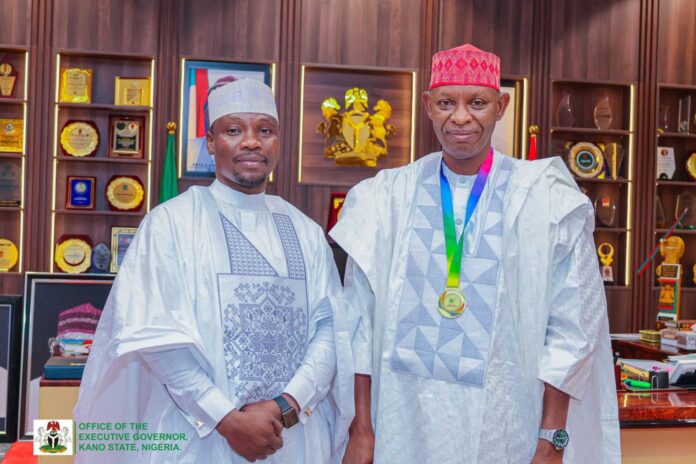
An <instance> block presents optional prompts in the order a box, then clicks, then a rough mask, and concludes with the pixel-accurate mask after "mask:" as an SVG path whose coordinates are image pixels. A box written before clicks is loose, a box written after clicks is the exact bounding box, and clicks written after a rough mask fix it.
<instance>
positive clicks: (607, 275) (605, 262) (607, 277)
mask: <svg viewBox="0 0 696 464" xmlns="http://www.w3.org/2000/svg"><path fill="white" fill-rule="evenodd" d="M597 254H598V255H599V261H600V262H601V263H602V280H603V281H604V282H606V283H608V284H613V283H614V272H613V271H612V268H611V263H612V262H613V261H614V247H613V246H611V244H610V243H606V242H605V243H602V244H601V245H599V246H598V247H597Z"/></svg>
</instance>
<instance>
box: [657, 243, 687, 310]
mask: <svg viewBox="0 0 696 464" xmlns="http://www.w3.org/2000/svg"><path fill="white" fill-rule="evenodd" d="M660 254H661V255H662V256H663V257H664V261H662V263H661V264H660V265H659V266H657V269H656V272H657V277H658V278H657V280H658V282H659V284H660V296H659V300H658V304H657V309H658V313H657V320H658V321H661V320H677V319H679V307H680V305H681V286H682V285H681V280H682V265H681V264H680V263H679V259H680V258H681V257H682V256H683V255H684V240H682V239H681V237H677V236H676V235H672V236H671V237H669V238H667V239H665V240H661V241H660Z"/></svg>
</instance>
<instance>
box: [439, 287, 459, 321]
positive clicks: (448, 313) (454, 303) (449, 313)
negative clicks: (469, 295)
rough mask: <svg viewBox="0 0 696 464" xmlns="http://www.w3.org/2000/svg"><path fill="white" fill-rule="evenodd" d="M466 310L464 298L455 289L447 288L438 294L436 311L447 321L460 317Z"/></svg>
mask: <svg viewBox="0 0 696 464" xmlns="http://www.w3.org/2000/svg"><path fill="white" fill-rule="evenodd" d="M465 309H466V298H465V297H464V295H463V294H462V292H460V291H459V289H458V288H455V287H447V288H445V291H444V292H442V293H441V294H440V300H439V301H438V304H437V310H438V311H439V312H440V314H441V315H442V316H444V317H446V318H448V319H454V318H455V317H457V316H460V315H461V314H462V313H463V312H464V310H465Z"/></svg>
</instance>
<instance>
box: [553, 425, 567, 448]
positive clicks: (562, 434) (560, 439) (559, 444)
mask: <svg viewBox="0 0 696 464" xmlns="http://www.w3.org/2000/svg"><path fill="white" fill-rule="evenodd" d="M553 444H554V446H555V447H556V448H565V447H566V446H567V445H568V432H566V431H565V430H563V429H558V430H556V431H555V432H553Z"/></svg>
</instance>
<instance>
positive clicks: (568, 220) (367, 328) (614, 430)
mask: <svg viewBox="0 0 696 464" xmlns="http://www.w3.org/2000/svg"><path fill="white" fill-rule="evenodd" d="M508 101H509V96H508V95H506V94H501V93H500V59H499V58H498V57H497V56H496V55H494V54H492V53H489V52H485V51H482V50H479V49H477V48H475V47H473V46H471V45H464V46H461V47H457V48H454V49H451V50H445V51H442V52H439V53H437V54H436V55H435V56H434V57H433V63H432V75H431V82H430V89H429V91H428V92H425V93H424V95H423V102H424V104H425V108H426V111H427V114H428V116H429V117H430V119H431V120H432V122H433V129H434V131H435V133H436V135H437V137H438V140H439V141H440V143H441V145H442V152H437V153H431V154H430V155H427V156H425V157H423V158H421V159H419V160H418V161H416V162H414V163H412V164H411V165H409V166H406V167H403V168H399V169H390V170H383V171H381V172H380V173H379V174H378V175H377V176H376V177H374V178H373V179H369V180H366V181H364V182H362V183H360V184H359V185H357V186H356V187H355V188H354V189H353V190H351V192H350V193H349V194H348V197H347V198H346V201H345V204H344V208H343V210H342V213H341V219H340V220H339V222H338V224H337V225H336V227H335V228H334V229H333V230H331V232H330V233H331V236H332V237H333V238H334V239H335V240H336V242H337V243H338V244H339V245H340V246H341V247H343V248H344V249H345V250H346V251H347V252H348V254H349V255H350V258H351V259H350V261H349V262H348V264H347V271H346V279H345V281H346V287H347V288H346V291H347V292H348V293H349V294H352V297H349V296H346V299H348V300H349V301H351V302H352V303H353V304H354V306H359V307H361V308H362V310H363V317H362V319H361V326H360V329H359V332H358V336H356V343H355V359H356V372H357V373H358V374H360V375H356V392H355V394H356V411H355V413H356V414H355V421H354V423H353V425H352V426H351V437H350V443H349V445H348V450H347V452H346V458H345V461H344V463H345V464H365V463H369V462H372V460H373V458H374V462H375V463H379V464H383V463H384V464H391V463H438V464H465V463H482V464H483V463H486V464H488V463H491V464H496V463H499V464H502V463H505V464H512V463H515V464H517V463H519V464H529V463H530V462H531V463H532V464H551V463H556V464H559V463H561V462H562V461H563V462H566V463H593V464H609V463H611V464H614V463H616V464H618V463H619V462H620V460H621V459H620V449H619V428H618V420H617V407H616V390H615V388H614V373H613V369H612V357H611V351H610V342H609V330H608V328H609V326H608V322H607V311H606V300H605V296H604V287H603V284H602V279H601V277H600V275H599V266H598V265H597V256H596V253H595V251H594V242H593V238H592V231H593V229H594V210H593V208H592V204H591V203H590V201H589V200H588V199H587V197H586V196H585V195H583V194H582V193H580V191H579V190H578V188H577V186H576V184H575V182H574V181H573V178H572V177H571V176H570V174H569V173H568V170H567V169H566V167H565V166H564V164H563V162H562V161H561V160H560V159H559V158H551V159H544V160H539V161H533V162H528V161H522V160H516V159H513V158H510V157H508V156H504V155H503V154H501V153H498V152H496V151H495V150H494V149H493V148H492V147H491V135H492V133H493V130H494V128H495V125H496V121H499V120H500V119H501V118H502V117H503V115H504V113H505V109H506V106H507V104H508ZM373 454H374V456H373Z"/></svg>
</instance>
